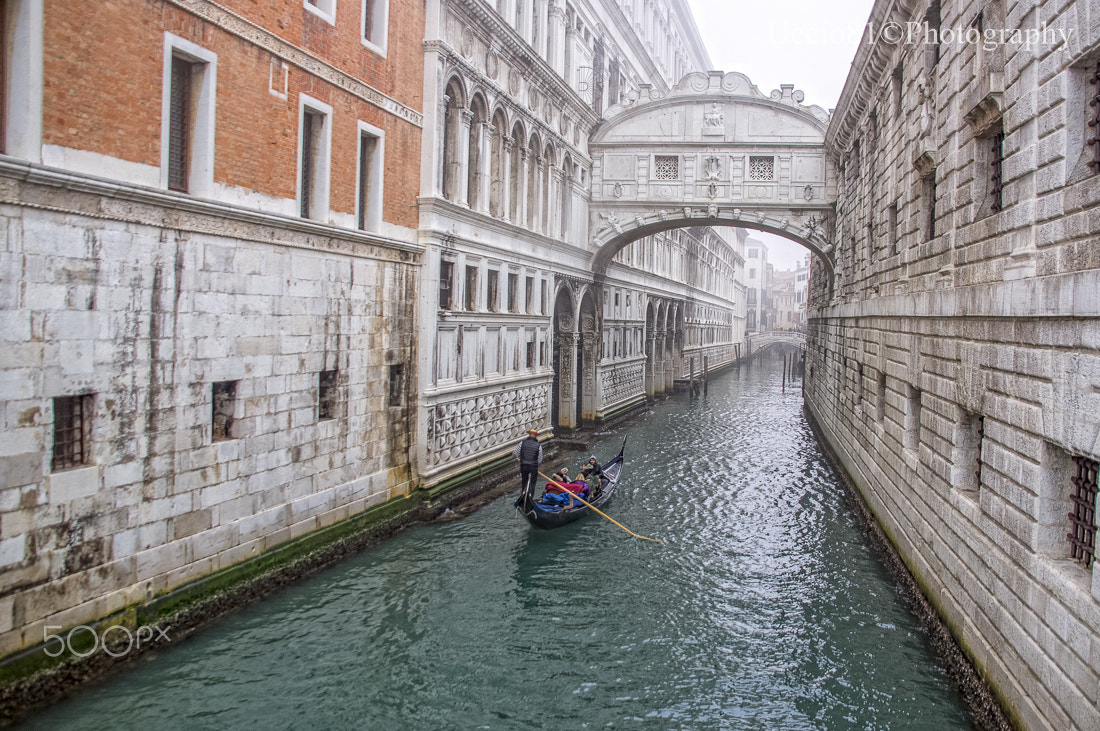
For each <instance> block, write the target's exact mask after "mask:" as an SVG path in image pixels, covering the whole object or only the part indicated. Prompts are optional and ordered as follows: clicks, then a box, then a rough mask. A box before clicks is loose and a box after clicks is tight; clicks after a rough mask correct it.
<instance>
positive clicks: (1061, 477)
mask: <svg viewBox="0 0 1100 731" xmlns="http://www.w3.org/2000/svg"><path fill="white" fill-rule="evenodd" d="M1098 20H1100V16H1098V15H1097V9H1096V6H1095V3H1088V2H1060V3H1055V2H1004V1H1003V0H1001V2H997V1H996V0H993V1H992V2H988V3H985V4H982V3H978V2H943V3H942V5H941V3H933V4H932V5H931V6H930V5H929V3H927V2H916V3H900V4H898V3H888V2H879V3H877V4H876V5H875V8H874V11H873V12H872V15H871V22H872V25H873V27H877V28H883V27H884V26H886V25H887V24H889V23H899V24H902V25H901V26H895V27H903V28H904V27H905V26H904V24H906V23H921V24H924V23H926V22H927V23H928V27H930V28H947V29H958V28H962V29H963V30H966V29H968V28H981V29H982V31H983V33H984V32H986V31H987V30H989V29H993V30H994V31H998V32H999V31H1000V30H1001V29H1007V30H1008V31H1009V32H1008V33H1007V34H1006V37H1007V38H1009V39H1011V38H1012V37H1013V35H1012V31H1013V30H1014V29H1019V30H1021V32H1022V33H1023V32H1027V31H1028V30H1029V29H1031V30H1034V31H1035V32H1036V34H1038V38H1037V40H1035V41H1034V42H1033V43H1031V44H1026V43H1024V42H1018V43H1017V42H1011V40H1009V42H1005V43H1000V42H995V43H992V44H990V45H989V47H984V45H985V44H976V43H968V42H965V41H964V42H957V41H956V42H947V41H946V36H943V37H942V39H941V43H939V44H938V45H937V44H935V43H934V42H925V41H926V36H925V35H924V32H923V30H922V31H921V34H920V36H919V38H917V39H913V40H908V39H906V38H905V37H904V36H903V37H902V42H900V43H895V44H891V43H885V42H883V39H882V37H877V38H875V39H874V40H873V41H869V42H866V43H864V44H863V45H862V46H861V47H860V49H859V52H858V54H857V56H856V60H855V64H854V66H853V70H852V73H851V75H850V77H849V79H848V82H847V85H846V87H845V90H844V93H843V95H842V98H841V100H840V103H839V105H838V107H837V110H836V114H835V116H834V118H833V120H832V123H831V126H830V129H829V135H828V137H827V144H828V145H829V146H830V147H831V152H832V154H833V155H834V156H835V158H836V160H837V161H838V163H839V164H841V165H842V166H843V173H842V175H841V177H842V185H841V191H840V199H839V201H838V205H837V209H838V216H837V222H836V230H835V243H836V251H837V267H836V272H835V273H833V272H830V271H828V270H827V269H826V268H825V267H823V266H822V265H821V263H820V262H818V263H815V268H814V272H813V293H812V303H811V304H812V313H811V322H810V327H809V333H808V335H809V342H808V358H807V366H806V402H807V406H808V408H809V411H810V413H811V415H812V417H813V418H814V419H815V420H816V421H817V422H818V424H819V425H820V426H821V428H822V429H823V431H824V433H825V434H826V435H827V438H828V440H829V442H830V444H831V446H832V448H833V449H834V450H835V451H836V452H837V454H838V456H839V458H840V460H841V462H842V463H843V465H844V467H845V469H846V470H847V471H848V473H849V474H850V475H851V477H852V479H853V481H854V482H855V483H856V484H857V486H858V487H859V489H860V490H861V492H862V493H863V496H864V497H865V498H866V500H867V502H868V503H869V505H870V507H871V508H872V510H873V511H874V512H875V514H876V515H877V517H878V519H879V520H880V521H881V523H882V525H883V527H884V528H885V530H886V532H887V534H888V535H889V536H890V538H891V540H892V541H893V542H894V544H895V545H896V546H897V548H898V550H899V551H900V553H901V555H902V556H903V558H904V560H905V561H906V563H907V564H908V566H909V568H910V570H911V571H912V572H913V573H914V575H915V576H916V578H917V580H918V582H919V583H920V584H921V586H922V587H923V588H924V590H925V591H926V593H927V594H928V595H929V598H930V599H931V600H932V602H933V603H934V604H935V605H936V607H937V608H938V610H939V611H940V612H941V614H942V615H943V616H944V618H945V619H946V621H947V623H948V624H949V626H950V627H951V628H952V630H953V632H954V633H955V635H956V637H957V638H958V639H959V641H960V643H961V644H962V646H963V648H964V649H965V650H966V651H967V652H968V653H969V654H970V655H971V657H972V658H973V659H974V661H975V662H976V664H977V665H978V666H979V668H980V669H981V671H982V672H983V674H984V675H985V676H986V677H987V679H988V680H989V681H990V682H991V683H992V685H993V686H994V687H995V689H996V691H997V692H998V693H999V695H1000V696H1001V698H1002V700H1003V701H1004V703H1005V706H1006V707H1007V709H1008V710H1009V711H1010V713H1011V714H1012V715H1013V716H1014V717H1015V718H1016V720H1017V721H1018V722H1020V723H1021V724H1022V725H1023V726H1024V727H1026V728H1036V729H1038V728H1057V729H1069V728H1078V729H1095V728H1098V727H1100V572H1098V569H1097V568H1096V566H1095V564H1094V563H1091V562H1089V561H1087V560H1081V559H1078V560H1074V558H1073V553H1074V549H1073V544H1071V542H1070V541H1069V540H1068V539H1067V535H1068V534H1070V533H1071V532H1074V531H1075V527H1074V526H1073V525H1072V522H1073V521H1071V519H1070V517H1069V513H1074V512H1076V511H1077V508H1076V507H1075V504H1074V501H1073V497H1072V496H1073V495H1074V494H1075V493H1076V492H1077V491H1078V485H1076V484H1075V481H1077V482H1082V483H1085V482H1088V478H1087V475H1086V477H1082V474H1084V473H1083V472H1082V471H1081V469H1080V466H1082V465H1083V466H1087V465H1090V464H1091V465H1093V468H1092V470H1093V471H1092V477H1091V480H1092V482H1093V487H1094V486H1095V464H1096V461H1097V460H1100V241H1098V239H1097V230H1098V226H1097V221H1098V220H1100V175H1098V173H1100V149H1098V148H1100V144H1096V145H1093V146H1091V147H1090V146H1089V145H1088V143H1087V140H1088V138H1089V137H1091V136H1095V135H1096V134H1097V133H1096V131H1095V128H1090V127H1088V125H1087V121H1088V120H1089V119H1095V118H1096V115H1097V114H1098V113H1100V97H1098V94H1100V88H1098V86H1097V84H1098V83H1100V81H1098V80H1097V79H1095V76H1096V71H1097V62H1098V61H1100V24H1098V23H1097V21H1098ZM922 27H923V26H922ZM1043 29H1045V30H1043ZM1040 30H1042V31H1043V33H1045V35H1043V34H1040V33H1039V31H1040ZM983 38H984V37H983ZM1021 38H1026V36H1021ZM1090 102H1091V105H1090ZM1090 163H1093V164H1092V165H1090ZM1086 471H1087V470H1086ZM1086 488H1087V485H1086ZM1083 494H1085V495H1086V496H1087V495H1088V494H1089V493H1088V492H1087V489H1086V492H1085V493H1083ZM1095 495H1096V493H1095V490H1093V491H1092V492H1091V498H1088V497H1085V498H1081V500H1083V501H1084V502H1091V505H1081V511H1080V513H1079V514H1083V515H1084V516H1085V519H1086V522H1087V521H1089V520H1091V527H1092V530H1093V532H1094V531H1095V525H1096V524H1095V508H1096V502H1095V501H1096V497H1095ZM1087 527H1088V526H1083V527H1082V526H1079V528H1080V529H1081V530H1086V529H1087Z"/></svg>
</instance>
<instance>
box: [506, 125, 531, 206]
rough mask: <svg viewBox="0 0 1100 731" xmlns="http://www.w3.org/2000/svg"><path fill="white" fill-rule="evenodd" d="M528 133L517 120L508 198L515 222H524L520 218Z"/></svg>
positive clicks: (513, 140)
mask: <svg viewBox="0 0 1100 731" xmlns="http://www.w3.org/2000/svg"><path fill="white" fill-rule="evenodd" d="M526 139H527V138H526V133H525V132H524V131H523V125H521V124H520V123H519V122H516V125H515V126H514V127H513V128H512V159H511V160H510V167H511V169H510V170H509V173H508V176H509V178H510V180H509V186H508V187H509V191H510V195H509V198H508V202H509V206H510V210H509V212H508V213H509V215H508V218H509V219H510V220H511V221H512V222H513V223H518V224H522V223H524V222H523V221H521V220H520V218H521V216H520V214H521V213H522V212H523V196H522V193H523V183H524V177H523V176H524V169H523V150H524V141H525V140H526Z"/></svg>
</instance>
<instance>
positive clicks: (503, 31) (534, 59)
mask: <svg viewBox="0 0 1100 731" xmlns="http://www.w3.org/2000/svg"><path fill="white" fill-rule="evenodd" d="M449 6H451V7H454V8H456V9H457V8H461V9H463V10H464V11H466V13H467V15H468V16H470V19H471V20H473V21H476V27H477V28H478V32H479V33H487V34H488V39H486V38H484V37H483V40H484V41H485V44H486V45H491V46H495V48H496V49H497V51H498V52H499V51H500V50H503V49H506V50H507V51H508V53H509V54H510V55H511V61H510V64H509V65H511V66H513V68H516V69H517V70H520V71H521V73H523V75H524V76H525V77H527V78H528V79H531V78H533V79H535V80H536V82H537V83H536V84H535V86H537V87H540V88H541V89H542V90H549V91H550V94H551V95H557V96H558V97H559V98H561V99H563V100H564V99H568V100H569V101H570V104H571V106H572V107H575V108H577V109H578V110H581V112H582V113H583V115H584V116H585V117H586V118H588V120H589V122H588V124H589V126H591V125H593V124H595V123H596V121H597V120H598V119H599V118H598V117H597V116H596V113H595V112H594V111H592V108H591V107H589V106H588V105H587V104H585V103H584V100H583V99H581V97H580V95H578V94H577V92H575V91H573V88H572V87H571V86H569V84H567V83H566V82H565V79H563V78H562V77H560V76H558V74H557V72H556V71H554V69H553V68H551V66H550V64H548V63H546V61H544V60H543V59H542V58H540V57H539V56H538V55H537V54H535V53H534V52H533V49H532V48H531V47H530V46H529V45H527V42H526V41H525V40H523V38H522V37H521V36H520V35H519V33H517V32H516V30H515V29H514V28H512V26H510V25H508V24H507V23H505V22H504V20H503V19H502V18H501V17H500V15H499V14H498V13H497V12H496V10H495V9H493V8H491V7H490V6H489V5H488V4H487V3H485V2H484V1H483V0H451V2H450V3H449ZM490 39H491V40H492V43H490V42H489V40H490ZM428 43H433V44H437V45H436V47H437V48H447V49H449V50H450V52H451V55H452V56H453V57H454V58H456V59H461V60H462V62H463V63H464V64H465V65H467V66H469V68H471V69H472V70H474V71H475V72H477V71H476V69H474V68H473V66H472V65H470V64H469V62H468V61H466V59H465V58H463V57H462V54H460V53H458V52H457V51H456V50H455V49H452V48H450V46H449V45H448V44H447V43H445V42H442V41H438V40H434V39H433V40H428V41H425V44H428ZM477 74H478V77H479V78H484V77H482V76H481V73H480V72H477ZM498 88H499V87H498ZM502 91H503V90H502ZM544 93H546V91H544ZM509 96H511V95H509ZM517 105H518V106H519V107H521V108H523V105H522V104H519V102H517Z"/></svg>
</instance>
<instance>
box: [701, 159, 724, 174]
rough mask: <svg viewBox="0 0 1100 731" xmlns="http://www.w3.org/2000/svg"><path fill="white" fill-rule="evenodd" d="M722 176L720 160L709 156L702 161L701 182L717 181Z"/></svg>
mask: <svg viewBox="0 0 1100 731" xmlns="http://www.w3.org/2000/svg"><path fill="white" fill-rule="evenodd" d="M721 174H722V160H721V159H720V158H719V157H718V156H717V155H711V156H709V157H707V158H705V159H704V160H703V180H718V179H719V176H720V175H721Z"/></svg>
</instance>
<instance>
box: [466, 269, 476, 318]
mask: <svg viewBox="0 0 1100 731" xmlns="http://www.w3.org/2000/svg"><path fill="white" fill-rule="evenodd" d="M466 309H467V310H468V311H470V312H474V311H476V310H477V267H471V266H468V267H466Z"/></svg>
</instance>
